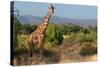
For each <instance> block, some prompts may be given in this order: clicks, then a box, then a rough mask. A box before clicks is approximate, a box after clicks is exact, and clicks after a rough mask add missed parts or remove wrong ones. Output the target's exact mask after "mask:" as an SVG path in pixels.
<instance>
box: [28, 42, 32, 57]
mask: <svg viewBox="0 0 100 67" xmlns="http://www.w3.org/2000/svg"><path fill="white" fill-rule="evenodd" d="M28 43H29V57H32V43H31V42H28Z"/></svg>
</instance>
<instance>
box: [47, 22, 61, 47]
mask: <svg viewBox="0 0 100 67" xmlns="http://www.w3.org/2000/svg"><path fill="white" fill-rule="evenodd" d="M62 41H63V36H62V34H61V32H60V31H59V29H58V28H57V25H56V24H54V23H50V24H49V25H48V27H47V30H46V38H45V43H47V45H48V43H49V44H50V45H52V47H53V46H55V45H59V44H61V43H62Z"/></svg>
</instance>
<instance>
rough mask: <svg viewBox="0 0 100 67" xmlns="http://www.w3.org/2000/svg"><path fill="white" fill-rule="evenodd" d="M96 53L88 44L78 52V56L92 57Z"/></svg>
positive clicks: (95, 49) (94, 48)
mask: <svg viewBox="0 0 100 67" xmlns="http://www.w3.org/2000/svg"><path fill="white" fill-rule="evenodd" d="M96 53H97V48H96V47H94V46H92V45H91V44H88V45H87V46H85V47H83V48H82V49H81V51H80V55H82V56H86V55H93V54H96Z"/></svg>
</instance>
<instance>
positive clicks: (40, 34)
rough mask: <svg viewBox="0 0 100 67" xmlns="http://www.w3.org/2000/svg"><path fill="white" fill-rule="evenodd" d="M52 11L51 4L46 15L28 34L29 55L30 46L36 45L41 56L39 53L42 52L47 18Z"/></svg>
mask: <svg viewBox="0 0 100 67" xmlns="http://www.w3.org/2000/svg"><path fill="white" fill-rule="evenodd" d="M53 13H54V7H53V5H51V6H50V7H49V8H48V13H47V16H45V17H44V19H43V21H42V22H41V23H40V24H39V25H38V27H37V29H36V30H35V31H34V32H32V33H31V34H30V36H29V40H28V43H29V55H30V57H31V56H32V48H33V47H35V46H38V48H39V50H40V58H41V54H42V53H43V47H44V38H45V31H46V29H47V26H48V23H49V19H50V17H51V15H52V14H53Z"/></svg>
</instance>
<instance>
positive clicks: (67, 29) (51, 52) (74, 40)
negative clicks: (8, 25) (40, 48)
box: [13, 17, 97, 65]
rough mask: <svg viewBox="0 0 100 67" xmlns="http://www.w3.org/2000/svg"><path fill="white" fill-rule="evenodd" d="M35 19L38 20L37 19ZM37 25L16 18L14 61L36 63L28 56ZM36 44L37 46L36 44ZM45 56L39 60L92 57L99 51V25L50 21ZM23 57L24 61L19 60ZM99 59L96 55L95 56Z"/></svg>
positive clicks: (75, 59)
mask: <svg viewBox="0 0 100 67" xmlns="http://www.w3.org/2000/svg"><path fill="white" fill-rule="evenodd" d="M33 23H34V22H33ZM36 28H37V25H35V24H21V23H20V22H19V21H18V20H17V18H16V17H14V21H13V49H14V64H15V65H27V64H35V63H34V61H36V60H35V59H34V57H33V60H32V59H31V60H30V59H29V58H28V56H27V50H28V49H29V48H28V38H29V34H30V33H31V32H33V31H35V29H36ZM35 48H36V47H35ZM44 48H45V51H44V59H43V61H42V62H39V63H38V64H45V63H66V62H80V61H92V60H91V58H90V57H91V56H94V55H96V54H97V27H92V26H89V27H87V28H85V27H82V26H78V25H74V24H70V23H63V24H55V23H53V22H50V23H49V25H48V27H47V29H46V37H45V45H44ZM19 60H20V61H19ZM95 60H96V57H95Z"/></svg>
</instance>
